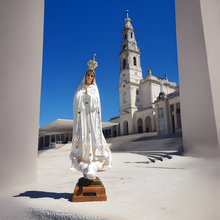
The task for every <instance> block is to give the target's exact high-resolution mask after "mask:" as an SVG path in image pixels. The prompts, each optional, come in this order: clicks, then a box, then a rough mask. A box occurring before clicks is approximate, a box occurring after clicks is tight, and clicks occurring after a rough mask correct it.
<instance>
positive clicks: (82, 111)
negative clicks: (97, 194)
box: [70, 57, 112, 179]
mask: <svg viewBox="0 0 220 220" xmlns="http://www.w3.org/2000/svg"><path fill="white" fill-rule="evenodd" d="M87 64H88V66H89V70H87V71H86V73H85V76H84V78H83V80H82V82H81V83H80V85H79V86H78V88H77V90H76V92H75V95H74V100H73V112H74V118H73V119H74V122H73V145H72V149H71V153H70V159H71V160H72V168H71V170H74V167H75V168H76V169H77V170H79V171H81V172H83V174H84V177H85V178H87V179H94V178H95V175H96V172H97V171H98V170H101V169H103V167H104V164H105V165H107V166H108V167H111V166H112V158H111V151H110V149H109V146H108V144H107V142H106V140H105V138H104V136H103V133H102V123H101V107H100V97H99V91H98V87H97V85H96V81H95V71H94V68H96V67H97V65H98V64H97V62H96V61H95V57H94V58H93V60H92V61H91V60H90V61H89V62H88V63H87Z"/></svg>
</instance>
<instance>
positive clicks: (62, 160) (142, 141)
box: [0, 133, 220, 220]
mask: <svg viewBox="0 0 220 220" xmlns="http://www.w3.org/2000/svg"><path fill="white" fill-rule="evenodd" d="M119 139H121V142H120V140H119ZM115 140H116V139H115ZM110 141H111V142H112V150H113V152H112V155H113V168H112V169H107V168H106V169H104V170H103V171H101V172H99V173H97V176H98V177H99V178H100V179H101V181H102V182H103V184H104V186H105V189H106V193H107V201H106V202H85V203H72V202H71V200H72V195H73V190H74V187H75V184H76V183H77V181H78V179H79V178H80V177H81V176H82V175H81V173H79V172H78V171H74V172H71V171H70V170H69V168H70V160H69V157H68V155H69V151H67V149H69V148H70V147H71V146H70V145H68V144H67V145H64V146H62V147H60V148H58V149H50V150H45V151H41V152H39V155H38V168H37V181H36V182H33V183H29V184H26V185H23V186H19V187H17V188H13V189H11V190H8V191H1V197H0V204H1V205H0V219H1V220H7V219H22V220H26V219H28V220H29V219H68V220H69V219H97V220H98V219H112V220H119V219H120V220H125V219H126V220H134V219H140V220H142V219H146V220H151V219H155V220H158V219H168V220H172V219H175V220H207V219H210V220H219V219H220V209H219V204H220V172H219V170H220V158H213V159H204V158H195V157H190V156H184V155H181V153H182V151H181V149H182V138H181V133H179V134H174V135H167V136H166V135H161V136H148V135H147V134H139V135H136V136H134V135H133V136H132V135H129V136H127V137H125V136H124V137H118V140H117V141H114V140H113V139H112V140H111V139H108V142H110ZM122 141H124V143H125V146H124V147H123V144H122ZM171 145H172V146H171ZM153 146H154V148H153ZM21 172H22V171H21Z"/></svg>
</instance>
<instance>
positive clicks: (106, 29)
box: [40, 0, 179, 127]
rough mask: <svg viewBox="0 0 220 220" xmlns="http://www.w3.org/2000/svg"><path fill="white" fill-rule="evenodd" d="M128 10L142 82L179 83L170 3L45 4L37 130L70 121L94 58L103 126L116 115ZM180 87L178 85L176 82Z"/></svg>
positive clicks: (54, 0)
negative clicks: (155, 78)
mask: <svg viewBox="0 0 220 220" xmlns="http://www.w3.org/2000/svg"><path fill="white" fill-rule="evenodd" d="M126 10H129V17H130V18H131V24H132V25H133V28H134V30H135V37H136V40H137V43H138V47H139V48H140V52H141V66H142V71H143V77H146V76H147V69H148V68H151V70H152V74H153V75H155V76H158V77H161V78H164V75H165V73H167V75H168V79H169V80H170V81H174V82H177V83H178V80H179V79H178V66H177V48H176V29H175V5H174V0H157V1H152V0H135V1H134V0H111V1H104V0H93V1H92V0H90V1H87V0H81V1H80V0H45V18H44V46H43V69H42V87H41V106H40V127H43V126H44V125H46V124H48V123H50V122H52V121H54V120H56V119H73V96H74V93H75V90H76V88H77V86H78V85H79V83H80V82H81V81H82V78H83V76H84V73H85V71H86V70H87V69H88V66H87V61H88V60H90V59H92V58H93V54H94V53H96V54H97V55H96V61H97V62H98V67H97V68H96V82H97V85H98V88H99V92H100V97H101V108H102V121H103V122H108V120H109V119H110V118H112V117H116V116H118V115H119V107H120V106H119V91H118V86H119V53H120V49H121V44H122V31H123V29H124V25H125V23H124V20H125V18H126ZM178 84H179V83H178Z"/></svg>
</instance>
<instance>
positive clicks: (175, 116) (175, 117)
mask: <svg viewBox="0 0 220 220" xmlns="http://www.w3.org/2000/svg"><path fill="white" fill-rule="evenodd" d="M173 106H174V110H173V111H174V112H173V115H174V125H175V131H176V129H177V127H178V124H177V115H176V103H174V104H173Z"/></svg>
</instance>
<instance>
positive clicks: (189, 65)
mask: <svg viewBox="0 0 220 220" xmlns="http://www.w3.org/2000/svg"><path fill="white" fill-rule="evenodd" d="M175 6H176V32H177V50H178V66H179V80H180V82H179V84H180V102H181V117H182V132H183V145H184V149H185V150H186V151H187V152H188V153H192V152H193V153H194V154H195V155H198V156H212V155H215V156H216V155H218V154H219V145H220V102H219V94H220V89H219V84H220V74H219V60H220V53H219V51H220V43H219V39H220V25H219V21H220V10H219V8H220V2H219V0H209V1H207V0H193V1H192V0H184V1H182V0H176V1H175ZM207 128H208V130H207Z"/></svg>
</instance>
